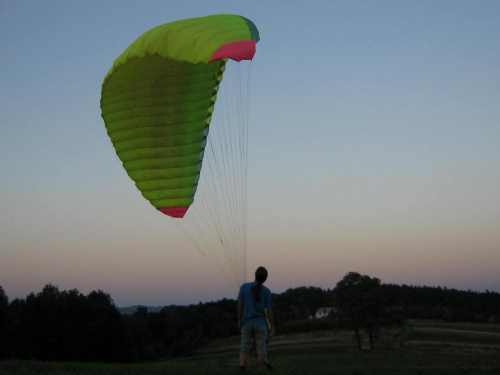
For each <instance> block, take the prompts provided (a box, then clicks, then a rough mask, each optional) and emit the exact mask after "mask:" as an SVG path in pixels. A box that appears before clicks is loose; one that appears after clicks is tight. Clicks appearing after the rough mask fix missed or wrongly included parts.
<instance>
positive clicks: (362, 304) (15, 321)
mask: <svg viewBox="0 0 500 375" xmlns="http://www.w3.org/2000/svg"><path fill="white" fill-rule="evenodd" d="M273 304H274V312H275V320H276V325H277V331H278V333H287V332H298V331H304V330H311V329H332V328H339V327H350V328H352V329H353V330H354V332H355V337H356V339H357V341H358V345H359V346H360V347H361V340H360V337H359V335H360V331H364V332H366V334H367V335H368V337H369V341H370V344H371V345H373V337H374V333H375V331H376V329H377V328H378V327H380V326H381V325H386V324H404V322H405V319H408V318H410V319H443V320H448V321H472V322H478V321H479V322H488V321H489V322H493V323H495V322H496V323H498V322H499V318H500V294H498V293H496V292H490V291H486V292H474V291H470V290H469V291H459V290H455V289H447V288H441V287H426V286H408V285H392V284H382V283H381V281H380V279H378V278H373V277H370V276H367V275H361V274H359V273H357V272H349V273H348V274H346V275H345V276H344V278H343V279H342V280H340V281H339V282H338V283H337V284H336V285H335V287H334V288H333V289H326V290H325V289H321V288H318V287H312V286H309V287H305V286H304V287H299V288H292V289H288V290H287V291H285V292H283V293H280V294H273ZM323 307H330V308H331V310H330V311H331V314H330V316H329V317H328V318H326V319H315V314H316V311H317V310H318V309H319V308H323ZM238 334H239V332H238V329H237V316H236V301H235V300H229V299H223V300H220V301H217V302H207V303H199V304H194V305H189V306H175V305H171V306H165V307H164V308H162V309H161V311H159V312H148V310H147V308H146V307H139V308H138V309H137V310H136V311H135V312H134V313H132V314H121V313H120V312H119V309H118V308H117V306H116V305H115V304H114V302H113V300H112V298H111V296H110V295H109V294H107V293H105V292H103V291H101V290H98V291H93V292H91V293H89V294H88V295H84V294H82V293H80V292H79V291H78V290H76V289H73V290H69V291H60V290H59V289H58V287H57V286H55V285H52V284H48V285H46V286H45V287H44V288H43V289H42V291H41V292H39V293H37V294H35V293H31V294H29V295H28V296H27V297H26V298H20V299H15V300H13V301H11V302H9V299H8V297H7V295H6V293H5V291H4V289H3V288H2V287H1V286H0V359H35V360H50V361H79V362H147V361H154V360H159V359H166V358H170V357H178V356H189V355H192V354H194V353H195V351H196V349H198V348H200V347H202V346H203V345H205V344H207V343H208V342H210V341H211V340H214V339H217V338H223V337H229V336H233V335H238Z"/></svg>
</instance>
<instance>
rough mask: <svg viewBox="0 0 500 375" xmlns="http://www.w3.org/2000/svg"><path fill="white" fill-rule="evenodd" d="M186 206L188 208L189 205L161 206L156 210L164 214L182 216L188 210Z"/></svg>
mask: <svg viewBox="0 0 500 375" xmlns="http://www.w3.org/2000/svg"><path fill="white" fill-rule="evenodd" d="M188 208H189V206H187V207H163V208H158V211H161V212H163V213H164V214H165V215H168V216H172V217H179V218H182V217H184V215H185V214H186V211H187V210H188Z"/></svg>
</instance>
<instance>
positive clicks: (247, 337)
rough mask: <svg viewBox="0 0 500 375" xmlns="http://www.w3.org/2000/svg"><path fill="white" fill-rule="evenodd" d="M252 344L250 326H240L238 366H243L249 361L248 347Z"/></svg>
mask: <svg viewBox="0 0 500 375" xmlns="http://www.w3.org/2000/svg"><path fill="white" fill-rule="evenodd" d="M251 345H252V327H251V326H243V327H242V328H241V348H240V358H239V360H240V368H245V366H247V362H249V361H250V356H249V355H248V353H249V351H250V347H251Z"/></svg>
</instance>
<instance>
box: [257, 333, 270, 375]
mask: <svg viewBox="0 0 500 375" xmlns="http://www.w3.org/2000/svg"><path fill="white" fill-rule="evenodd" d="M254 330H255V346H256V349H257V368H258V371H259V372H260V371H262V370H263V369H264V366H265V363H266V356H267V348H266V342H267V327H266V326H255V327H254Z"/></svg>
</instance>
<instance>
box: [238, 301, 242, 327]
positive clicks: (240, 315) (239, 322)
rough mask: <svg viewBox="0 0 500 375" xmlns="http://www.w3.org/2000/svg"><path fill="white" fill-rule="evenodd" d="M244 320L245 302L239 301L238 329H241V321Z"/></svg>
mask: <svg viewBox="0 0 500 375" xmlns="http://www.w3.org/2000/svg"><path fill="white" fill-rule="evenodd" d="M242 318H243V302H240V301H238V328H239V329H241V325H242V323H241V319H242Z"/></svg>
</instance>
